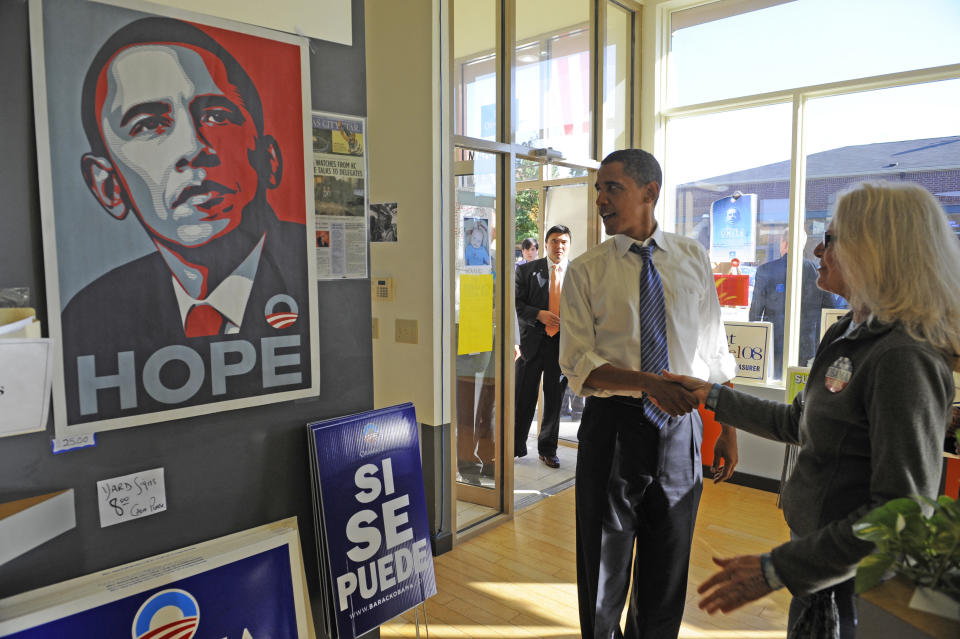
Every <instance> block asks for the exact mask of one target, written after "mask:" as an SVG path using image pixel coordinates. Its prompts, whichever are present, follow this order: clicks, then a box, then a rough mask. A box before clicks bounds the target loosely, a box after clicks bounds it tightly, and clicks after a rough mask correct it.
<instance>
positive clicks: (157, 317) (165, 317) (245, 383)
mask: <svg viewBox="0 0 960 639" xmlns="http://www.w3.org/2000/svg"><path fill="white" fill-rule="evenodd" d="M268 214H269V215H270V216H271V217H273V213H272V212H268ZM304 233H305V231H304V227H303V225H300V224H293V223H289V222H280V221H274V222H271V223H270V224H268V225H267V227H266V234H267V235H266V240H265V242H264V247H263V251H262V253H261V256H260V263H259V265H258V267H257V273H256V276H255V278H254V281H253V288H252V290H251V292H250V297H249V299H248V300H247V305H246V308H245V310H244V316H243V320H242V322H241V326H240V332H239V333H238V334H235V335H215V336H210V337H192V338H187V337H186V335H185V334H184V329H183V324H182V319H181V315H180V310H179V308H178V306H177V300H176V296H175V294H174V291H173V285H172V282H171V277H172V276H171V273H170V269H169V268H168V267H167V265H166V263H165V262H164V260H163V258H162V257H161V256H160V254H159V253H158V252H153V253H150V254H148V255H145V256H144V257H141V258H139V259H136V260H133V261H132V262H128V263H126V264H123V265H121V266H118V267H117V268H115V269H113V270H112V271H109V272H108V273H106V274H104V275H102V276H101V277H100V278H98V279H96V280H94V281H93V282H92V283H90V284H89V285H88V286H86V287H85V288H84V289H82V290H81V291H80V292H79V293H77V294H76V295H75V296H74V297H73V298H72V299H71V300H70V302H69V303H68V304H67V306H66V307H65V308H64V310H63V312H62V314H61V323H62V336H63V355H64V377H65V381H66V399H67V415H68V419H69V422H70V423H81V422H85V421H95V420H101V419H110V418H115V417H122V416H126V415H136V414H142V413H148V412H156V411H161V410H169V409H173V408H181V407H184V406H193V405H201V404H207V403H211V402H218V401H224V400H228V399H237V398H241V397H251V396H256V395H262V394H266V393H271V392H279V391H287V390H294V389H297V388H308V387H309V386H310V372H311V371H310V364H311V361H310V330H309V327H310V322H311V320H312V318H311V317H310V304H309V296H308V290H309V289H308V288H307V287H308V286H311V285H313V283H312V282H313V274H312V273H308V272H307V255H306V238H305V236H304ZM230 257H231V258H232V257H233V256H230ZM242 257H243V256H240V257H239V258H237V263H239V261H240V260H242ZM278 294H284V295H289V296H290V297H292V298H293V299H294V301H295V302H296V305H297V307H298V309H297V310H298V313H299V317H298V318H297V321H296V322H294V323H293V324H292V325H290V326H288V327H285V328H279V329H278V328H274V327H273V326H271V325H270V324H269V323H268V322H267V320H266V315H265V310H266V307H267V304H268V302H269V301H270V299H271V298H272V297H273V296H274V295H278ZM286 310H288V308H287V305H286V304H279V305H277V306H276V307H275V308H274V309H273V311H274V312H281V311H286ZM289 310H292V309H289ZM273 336H294V337H296V336H299V345H295V346H286V347H283V348H280V349H278V350H277V351H276V353H275V356H276V357H279V358H283V357H288V356H290V359H286V360H281V362H279V364H280V365H279V367H275V373H276V374H277V375H278V377H277V378H275V379H272V380H270V379H268V380H267V383H268V384H274V383H276V382H277V381H281V382H284V383H281V384H278V385H276V386H273V385H270V386H268V388H264V376H263V368H264V366H265V365H266V364H268V362H264V360H263V351H262V349H261V338H265V337H273ZM239 340H244V341H246V342H248V343H249V344H250V345H251V346H252V347H253V352H252V353H251V352H249V350H248V349H247V353H246V356H247V361H248V362H249V361H251V360H252V361H254V362H255V363H254V364H253V367H252V368H251V369H250V370H248V371H238V369H237V367H234V368H230V367H231V366H232V365H235V364H236V363H237V362H239V361H240V360H241V359H242V356H241V353H240V352H238V351H237V349H240V348H244V349H246V348H247V347H245V346H244V345H243V344H239V343H234V344H231V343H230V342H238V341H239ZM220 343H225V344H224V345H223V346H217V344H220ZM170 347H172V348H170ZM183 347H186V348H187V349H190V351H192V352H193V353H195V354H196V356H194V355H192V354H191V353H190V352H189V351H187V350H186V349H184V348H183ZM163 348H167V350H166V351H165V353H171V354H176V355H178V356H179V355H184V354H185V355H186V357H188V358H189V359H191V360H192V361H193V365H194V366H195V367H196V366H197V365H198V364H201V365H202V367H203V370H202V373H203V376H202V380H203V381H202V384H201V385H200V387H199V388H198V389H196V392H195V393H193V394H190V393H189V391H190V390H192V388H190V387H189V386H187V384H188V378H189V377H190V375H189V374H188V365H187V364H185V363H183V361H180V360H178V361H173V360H174V359H177V358H176V357H174V358H171V361H169V362H168V363H166V364H164V365H163V366H162V367H161V368H160V369H159V371H158V372H156V373H155V376H156V377H158V378H159V380H160V383H161V384H162V386H163V387H165V388H166V389H169V390H170V391H176V389H183V390H182V394H181V395H178V394H177V392H171V393H169V394H167V395H163V393H160V396H159V397H158V396H157V393H156V391H154V392H150V390H149V389H148V388H147V387H146V382H145V381H144V380H145V379H146V378H148V377H150V375H146V374H144V364H145V363H146V362H147V361H148V359H149V358H150V357H151V355H153V354H154V353H156V352H157V351H158V350H160V349H163ZM223 348H226V350H227V353H226V355H225V356H223V355H219V356H218V355H214V351H217V350H219V349H223ZM124 352H127V353H129V352H132V353H133V358H134V366H133V369H134V371H135V380H136V384H135V388H134V390H135V402H134V403H135V406H130V401H129V397H128V398H127V401H125V402H122V401H121V397H122V393H120V392H119V391H118V390H117V389H116V388H112V387H111V388H108V389H105V390H100V391H99V392H97V393H96V398H97V412H96V413H95V414H86V415H84V414H81V410H80V399H79V390H78V383H79V382H80V380H79V375H78V361H77V358H78V357H82V356H85V355H93V356H94V357H95V358H96V359H95V366H96V371H95V374H96V376H98V377H101V378H104V377H106V376H110V375H117V374H118V372H119V370H120V369H119V367H120V366H121V365H120V364H118V353H124ZM161 355H162V354H161ZM293 356H296V357H297V358H299V363H291V360H292V359H293ZM125 357H129V356H125ZM162 359H163V358H162V357H158V359H157V360H155V363H159V362H160V361H162ZM181 359H182V358H181ZM87 361H89V360H87ZM217 361H225V362H226V368H227V369H228V370H227V371H226V372H227V373H228V374H227V375H226V377H225V388H224V387H223V386H224V385H221V386H220V387H214V385H213V380H214V376H213V374H212V368H211V363H212V362H213V363H216V362H217ZM233 372H239V373H241V374H237V375H231V374H229V373H233ZM287 373H289V374H291V375H290V376H286V377H284V374H287ZM297 374H299V377H300V378H299V381H295V377H296V375H297ZM196 377H197V375H196V371H194V378H196ZM221 377H222V375H221ZM161 390H162V389H161ZM224 391H225V392H224ZM188 395H189V396H188Z"/></svg>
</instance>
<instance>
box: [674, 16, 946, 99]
mask: <svg viewBox="0 0 960 639" xmlns="http://www.w3.org/2000/svg"><path fill="white" fill-rule="evenodd" d="M770 4H773V6H767V5H770ZM757 7H765V8H761V9H759V10H753V9H756V8H757ZM958 27H960V3H958V2H956V0H912V1H911V2H903V0H843V1H842V2H837V1H836V0H792V1H783V0H777V1H772V0H731V1H722V2H717V3H712V4H705V5H702V6H698V7H694V8H691V9H687V10H683V11H675V12H673V13H672V14H671V29H670V33H671V38H670V76H669V78H670V87H669V94H670V96H669V104H670V105H671V106H678V105H683V104H696V103H700V102H711V101H714V100H722V99H725V98H732V97H738V96H744V95H752V94H757V93H766V92H769V91H779V90H783V89H790V88H793V87H802V86H810V85H815V84H826V83H828V82H837V81H842V80H851V79H854V78H864V77H869V76H874V75H882V74H887V73H895V72H899V71H910V70H913V69H924V68H928V67H937V66H942V65H947V64H956V63H958V62H960V47H958V46H956V45H955V44H954V43H955V42H956V34H957V29H958Z"/></svg>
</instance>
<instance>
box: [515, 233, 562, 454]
mask: <svg viewBox="0 0 960 639" xmlns="http://www.w3.org/2000/svg"><path fill="white" fill-rule="evenodd" d="M544 245H545V247H546V254H547V256H546V257H542V258H540V259H539V260H533V261H532V262H527V263H526V264H521V265H520V266H518V267H517V270H516V280H517V286H516V295H517V298H516V301H517V318H518V320H519V322H520V353H521V355H520V358H521V359H520V360H518V361H517V367H516V376H517V389H516V410H515V411H514V454H515V455H516V456H518V457H523V456H524V455H526V454H527V435H528V434H529V432H530V424H531V422H532V421H533V414H534V412H535V411H536V408H537V389H538V387H539V386H540V376H541V375H542V376H543V419H542V420H541V424H540V435H539V436H538V437H537V452H538V453H539V455H540V461H542V462H543V463H544V464H546V465H547V466H549V467H550V468H559V467H560V458H559V457H557V440H558V438H559V436H560V404H561V402H562V401H563V391H564V390H565V389H566V387H567V378H566V377H564V376H563V374H562V373H561V372H560V364H559V363H558V357H559V354H560V291H561V290H562V288H563V276H564V273H565V272H566V269H567V250H568V249H569V247H570V229H568V228H567V227H566V226H563V225H559V224H558V225H557V226H553V227H551V228H550V229H549V230H548V231H547V235H546V239H545V240H544Z"/></svg>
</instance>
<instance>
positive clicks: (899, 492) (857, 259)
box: [665, 183, 960, 639]
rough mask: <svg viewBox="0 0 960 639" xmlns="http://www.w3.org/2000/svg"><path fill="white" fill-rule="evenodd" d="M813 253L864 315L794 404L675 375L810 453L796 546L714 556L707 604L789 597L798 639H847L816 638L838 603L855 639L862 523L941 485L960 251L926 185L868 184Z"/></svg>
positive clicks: (846, 325) (790, 489) (844, 632)
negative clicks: (818, 625)
mask: <svg viewBox="0 0 960 639" xmlns="http://www.w3.org/2000/svg"><path fill="white" fill-rule="evenodd" d="M814 254H815V255H816V256H817V257H818V258H819V260H820V266H819V269H818V271H819V276H818V279H817V286H819V287H820V288H821V289H823V290H825V291H829V292H832V293H836V294H837V295H841V296H843V297H844V298H845V299H847V300H848V301H849V303H850V308H851V309H852V311H851V312H849V313H847V315H845V316H844V317H843V318H842V319H840V320H839V321H838V322H837V323H836V324H834V325H833V326H831V327H830V328H829V329H828V331H827V333H826V335H825V336H824V338H823V340H822V342H821V343H820V346H819V349H818V350H817V354H816V357H815V358H814V361H813V364H812V366H811V369H810V376H809V378H808V380H807V385H806V388H805V390H804V392H803V393H802V394H801V395H800V396H798V397H797V398H796V399H795V400H794V401H793V403H791V404H783V403H779V402H772V401H766V400H762V399H758V398H756V397H753V396H751V395H747V394H745V393H742V392H739V391H735V390H733V389H731V388H727V387H723V386H718V385H710V384H708V383H706V382H703V381H701V380H698V379H694V378H691V377H681V376H678V375H672V374H669V373H665V376H666V377H667V378H668V379H671V380H675V381H679V382H680V383H682V384H683V386H684V387H685V388H686V389H687V390H690V391H691V392H693V393H694V394H696V396H697V398H698V399H699V400H701V401H703V402H704V403H705V404H706V407H707V408H708V409H711V410H714V411H716V417H717V419H718V420H719V421H720V422H721V423H724V424H733V425H736V427H737V428H738V429H743V430H746V431H748V432H752V433H755V434H757V435H761V436H763V437H767V438H769V439H773V440H776V441H784V442H789V443H792V444H797V445H799V446H800V453H799V456H798V458H797V464H796V467H795V469H794V471H793V474H792V475H791V476H790V479H789V480H788V481H787V483H786V486H785V487H784V490H783V495H782V503H783V514H784V517H785V518H786V520H787V524H788V525H789V526H790V531H791V535H790V537H791V538H790V541H788V542H786V543H784V544H781V545H780V546H778V547H776V548H774V549H773V550H772V551H771V552H768V553H765V554H762V555H749V556H741V557H733V558H728V559H720V558H715V559H714V561H715V562H716V564H717V565H718V566H720V568H721V570H720V571H719V572H718V573H716V574H715V575H713V576H712V577H710V579H708V580H707V581H705V582H704V583H703V584H702V585H701V586H700V588H699V591H700V592H701V593H704V597H703V599H702V600H701V601H700V607H701V608H703V609H705V610H706V611H707V612H709V613H711V614H712V613H715V612H717V611H722V612H729V611H731V610H734V609H736V608H738V607H740V606H742V605H743V604H745V603H747V602H749V601H753V600H755V599H758V598H760V597H762V596H764V595H766V594H767V593H769V592H771V591H772V590H774V589H777V588H781V587H786V588H788V589H789V591H790V593H791V594H792V595H793V600H792V602H791V604H790V616H789V628H790V631H791V634H790V635H789V636H791V637H808V636H818V637H819V636H834V635H832V634H816V635H812V634H809V633H810V632H811V631H810V626H809V625H808V624H809V623H810V622H811V620H812V619H814V618H817V617H820V618H830V615H829V612H830V611H831V610H832V609H833V607H834V606H836V611H837V614H836V615H835V616H833V618H834V619H838V623H839V636H840V637H841V639H849V638H851V637H853V636H854V634H855V629H856V623H857V616H856V602H855V595H854V574H855V572H856V568H857V564H858V563H859V561H860V560H861V559H863V558H864V557H865V556H867V555H868V554H870V552H871V551H872V550H873V547H874V546H873V544H872V543H870V542H867V541H864V540H861V539H858V538H857V537H855V536H854V534H853V528H852V527H853V524H854V522H856V521H857V520H858V519H860V518H861V517H862V516H863V515H864V514H866V513H867V512H869V511H870V510H871V509H873V508H875V507H877V506H879V505H881V504H883V503H885V502H887V501H888V500H890V499H894V498H897V497H910V496H913V495H922V496H926V497H930V498H933V497H935V496H936V494H937V490H938V488H939V479H940V470H941V461H942V460H941V453H942V450H943V441H944V434H945V432H946V427H947V423H948V421H949V419H950V409H951V401H952V399H953V394H954V384H953V376H952V374H951V371H952V370H954V369H956V367H957V363H958V353H960V298H958V296H957V291H958V290H960V243H958V242H957V240H956V238H955V236H954V235H953V233H951V232H950V227H949V224H948V223H947V219H946V215H945V214H944V212H943V209H942V208H941V207H940V205H939V204H938V202H937V200H936V199H935V198H934V197H933V196H932V195H931V194H930V193H929V192H927V191H926V190H924V189H923V188H922V187H920V186H918V185H915V184H911V183H876V184H870V183H867V184H861V185H859V186H857V187H855V188H854V189H853V190H851V191H849V192H847V193H845V194H843V195H841V196H840V197H839V198H838V199H837V203H836V208H835V211H834V215H833V219H832V220H831V222H830V224H829V226H828V228H827V232H826V233H825V234H824V236H823V241H822V242H821V243H820V244H819V245H818V246H817V248H816V250H815V251H814ZM823 611H827V612H828V615H826V616H822V615H821V614H820V613H822V612H823ZM818 632H820V631H818Z"/></svg>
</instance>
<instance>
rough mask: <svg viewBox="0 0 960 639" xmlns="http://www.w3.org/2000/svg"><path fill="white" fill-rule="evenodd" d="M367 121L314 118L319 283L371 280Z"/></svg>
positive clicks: (315, 115) (327, 115)
mask: <svg viewBox="0 0 960 639" xmlns="http://www.w3.org/2000/svg"><path fill="white" fill-rule="evenodd" d="M364 128H365V126H364V120H363V118H357V117H350V116H344V115H335V114H331V113H318V112H314V113H313V186H314V198H315V200H316V224H315V227H316V236H317V243H316V252H317V279H320V280H333V279H360V278H365V277H367V232H368V231H367V156H366V149H365V146H364V133H365V131H364Z"/></svg>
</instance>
